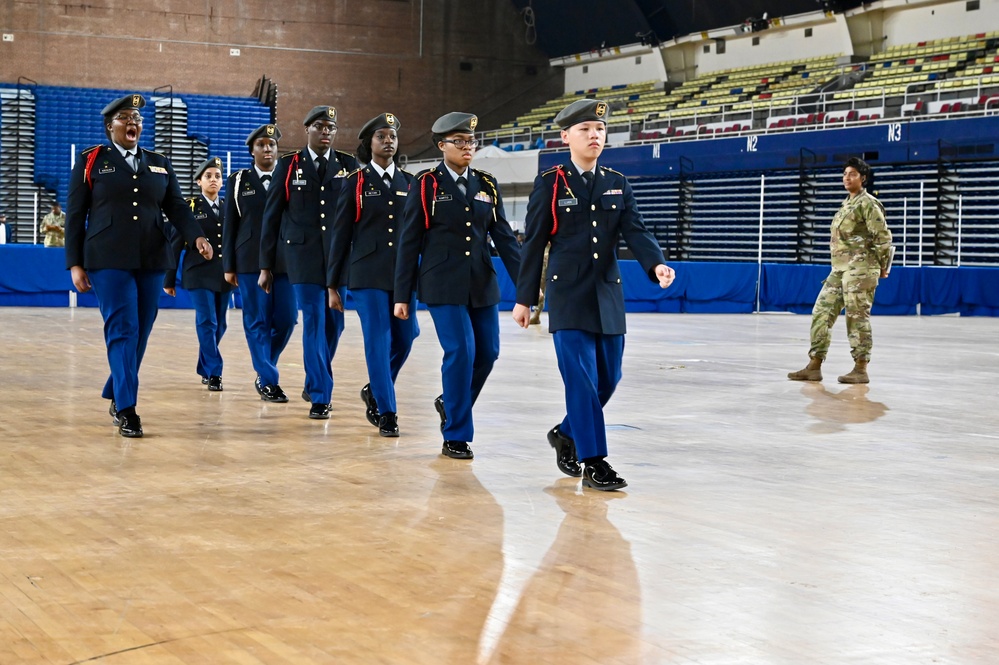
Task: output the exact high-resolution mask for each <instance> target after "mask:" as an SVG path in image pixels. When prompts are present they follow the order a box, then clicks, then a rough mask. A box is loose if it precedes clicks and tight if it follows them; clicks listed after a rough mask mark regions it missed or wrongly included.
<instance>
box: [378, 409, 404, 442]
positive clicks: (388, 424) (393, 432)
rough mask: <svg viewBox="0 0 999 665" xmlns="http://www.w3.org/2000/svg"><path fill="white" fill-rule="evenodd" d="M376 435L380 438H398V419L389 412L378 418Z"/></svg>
mask: <svg viewBox="0 0 999 665" xmlns="http://www.w3.org/2000/svg"><path fill="white" fill-rule="evenodd" d="M378 433H379V434H380V435H381V436H399V419H398V418H396V416H395V414H394V413H392V412H391V411H388V412H386V413H383V414H381V415H380V416H379V417H378Z"/></svg>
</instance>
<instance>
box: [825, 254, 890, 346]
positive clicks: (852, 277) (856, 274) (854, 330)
mask: <svg viewBox="0 0 999 665" xmlns="http://www.w3.org/2000/svg"><path fill="white" fill-rule="evenodd" d="M880 274H881V270H880V268H877V267H875V268H871V267H869V266H856V267H854V266H851V267H849V268H847V269H846V270H844V271H837V270H833V271H832V272H830V273H829V276H828V277H826V280H825V282H823V284H822V290H821V291H820V292H819V297H818V298H816V300H815V306H814V307H813V308H812V330H811V338H812V346H811V348H810V349H809V350H808V356H809V357H810V358H819V359H822V360H824V359H825V357H826V352H828V351H829V342H830V341H831V339H832V327H833V324H834V323H836V318H837V317H838V316H839V313H840V310H843V309H845V310H846V336H847V338H848V339H849V340H850V354H851V355H852V356H853V359H854V360H865V361H869V360H870V359H871V346H872V345H873V338H872V336H871V306H872V305H873V304H874V290H875V289H877V288H878V277H879V276H880Z"/></svg>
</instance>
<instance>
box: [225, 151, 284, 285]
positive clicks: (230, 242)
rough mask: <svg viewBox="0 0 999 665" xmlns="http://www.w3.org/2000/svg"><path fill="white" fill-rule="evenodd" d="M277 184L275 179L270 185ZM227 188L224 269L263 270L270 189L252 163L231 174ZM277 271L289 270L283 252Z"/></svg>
mask: <svg viewBox="0 0 999 665" xmlns="http://www.w3.org/2000/svg"><path fill="white" fill-rule="evenodd" d="M276 186H277V184H276V183H275V181H274V180H273V179H272V180H271V187H276ZM225 191H226V193H227V194H228V196H226V202H225V220H223V223H222V269H223V271H224V272H234V273H248V272H249V273H253V272H260V227H261V224H262V223H263V220H264V206H265V205H266V203H267V190H266V189H264V184H263V183H262V182H260V176H258V175H257V170H256V169H255V168H253V167H250V168H248V169H240V170H239V171H236V172H235V173H232V174H230V175H229V180H228V184H227V185H226V188H225ZM274 272H276V273H285V272H288V268H287V267H286V266H285V265H284V253H283V252H278V254H277V264H276V266H275V268H274Z"/></svg>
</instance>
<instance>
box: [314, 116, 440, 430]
mask: <svg viewBox="0 0 999 665" xmlns="http://www.w3.org/2000/svg"><path fill="white" fill-rule="evenodd" d="M400 126H401V123H400V122H399V118H398V117H396V116H395V115H393V114H392V113H383V114H381V115H380V116H378V117H376V118H372V119H371V120H369V121H368V122H367V123H366V124H365V125H364V127H362V128H361V132H360V133H359V134H358V137H357V138H359V139H360V140H361V145H359V146H358V147H357V156H358V159H360V160H361V161H362V162H365V163H367V166H366V167H364V168H362V169H358V170H357V171H355V172H353V173H351V174H350V175H349V176H347V182H346V183H345V185H344V188H343V191H342V192H341V193H340V202H339V204H338V205H337V212H336V220H335V221H334V224H333V242H332V245H331V247H330V267H329V272H328V276H329V280H328V282H327V286H329V297H330V307H333V308H334V309H336V310H338V311H341V312H342V311H343V301H341V299H340V294H339V289H340V288H341V287H343V286H344V285H346V286H349V287H350V293H351V296H352V297H353V299H354V304H355V306H356V307H357V315H358V317H360V319H361V331H362V333H363V335H364V359H365V361H366V362H367V366H368V381H369V383H368V384H367V385H366V386H364V388H362V389H361V399H362V400H363V401H364V404H365V407H366V409H365V411H366V413H365V415H366V416H367V418H368V421H369V422H370V423H371V424H372V425H375V426H376V427H378V433H379V434H380V435H381V436H399V421H398V418H397V416H396V401H395V380H396V378H397V377H398V376H399V370H401V369H402V365H403V363H405V362H406V358H408V357H409V352H410V350H411V349H412V348H413V340H414V339H416V336H417V335H419V334H420V330H419V327H418V326H417V323H416V317H415V316H413V317H410V318H408V319H398V318H396V317H395V316H393V307H394V303H395V297H394V294H393V292H392V289H393V288H394V286H395V285H394V278H395V257H396V252H397V249H398V247H397V245H398V243H397V240H398V238H399V235H400V234H399V231H400V228H401V227H400V224H401V223H402V212H403V209H404V208H405V205H406V199H407V197H408V196H409V190H410V186H411V185H412V183H413V176H412V175H411V174H409V173H406V172H405V171H403V170H402V169H400V168H398V167H396V165H395V162H394V161H393V157H394V156H395V152H396V148H397V146H398V142H399V138H398V130H399V128H400ZM409 307H410V309H412V310H413V311H416V297H415V295H413V294H412V292H411V293H410V299H409Z"/></svg>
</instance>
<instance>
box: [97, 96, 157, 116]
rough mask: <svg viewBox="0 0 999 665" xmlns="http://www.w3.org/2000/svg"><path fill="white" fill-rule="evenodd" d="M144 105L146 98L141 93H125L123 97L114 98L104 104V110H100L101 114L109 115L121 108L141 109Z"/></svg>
mask: <svg viewBox="0 0 999 665" xmlns="http://www.w3.org/2000/svg"><path fill="white" fill-rule="evenodd" d="M145 105H146V100H145V99H144V98H143V96H142V95H139V94H134V95H125V96H124V97H122V98H120V99H116V100H114V101H113V102H111V103H110V104H108V105H107V106H105V107H104V110H103V111H101V115H110V114H112V113H115V112H116V111H120V110H122V109H141V108H142V107H143V106H145Z"/></svg>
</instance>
